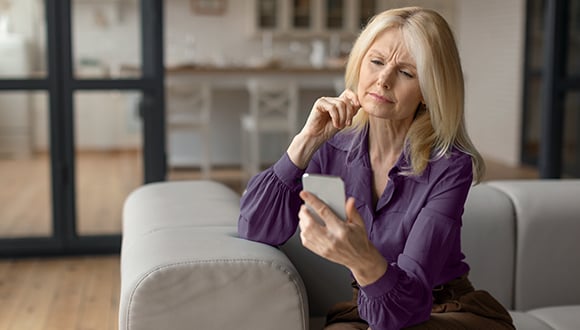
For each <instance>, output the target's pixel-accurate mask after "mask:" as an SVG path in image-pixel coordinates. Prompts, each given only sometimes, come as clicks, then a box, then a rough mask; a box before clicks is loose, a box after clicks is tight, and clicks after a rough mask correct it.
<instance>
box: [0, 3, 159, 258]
mask: <svg viewBox="0 0 580 330" xmlns="http://www.w3.org/2000/svg"><path fill="white" fill-rule="evenodd" d="M71 2H72V1H71V0H44V5H45V16H46V25H47V29H46V33H47V68H48V75H47V77H46V78H44V79H2V80H0V90H13V91H47V92H48V96H49V118H50V156H51V160H50V166H51V184H52V190H51V193H52V206H53V208H52V225H53V235H52V236H50V237H18V238H0V257H17V256H45V255H69V254H95V253H118V252H119V251H120V248H121V233H119V234H118V235H94V236H84V235H83V236H79V235H77V233H76V209H75V205H76V198H75V197H76V194H75V168H74V161H75V152H74V134H73V133H74V127H73V123H74V120H73V112H74V108H73V107H74V102H73V96H74V93H75V92H76V91H80V90H131V91H140V92H141V93H142V95H143V96H142V101H141V104H140V112H141V116H142V120H143V165H144V171H143V173H144V178H143V181H144V183H150V182H156V181H163V180H165V175H166V162H165V119H164V118H165V114H164V113H165V111H164V109H165V98H164V84H163V82H164V64H163V1H159V0H140V6H141V44H142V50H141V58H142V61H141V63H142V76H141V77H140V78H137V79H115V80H104V79H83V80H78V79H75V78H74V75H73V49H72V31H71V22H72V20H71V18H72V17H71Z"/></svg>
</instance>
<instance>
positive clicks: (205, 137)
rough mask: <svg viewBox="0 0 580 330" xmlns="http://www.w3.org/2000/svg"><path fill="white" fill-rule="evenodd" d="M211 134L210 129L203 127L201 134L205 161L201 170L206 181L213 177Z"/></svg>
mask: <svg viewBox="0 0 580 330" xmlns="http://www.w3.org/2000/svg"><path fill="white" fill-rule="evenodd" d="M209 134H210V131H209V129H208V128H207V127H203V128H202V132H201V135H202V137H201V139H202V143H203V160H202V165H201V170H202V176H203V178H204V179H209V178H210V176H211V139H210V136H209Z"/></svg>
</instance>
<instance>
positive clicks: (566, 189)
mask: <svg viewBox="0 0 580 330" xmlns="http://www.w3.org/2000/svg"><path fill="white" fill-rule="evenodd" d="M489 184H490V185H491V186H493V187H495V188H497V189H499V190H501V191H503V192H504V193H506V194H507V195H509V196H510V198H511V200H512V202H513V204H514V210H515V212H516V221H517V223H516V228H517V248H516V250H517V255H516V260H515V261H516V269H517V270H518V271H517V272H516V274H515V291H514V292H515V295H514V299H515V301H514V308H513V309H515V310H523V311H525V310H529V309H534V308H541V307H549V306H558V305H580V285H578V283H579V282H578V279H579V278H580V262H578V260H580V249H579V248H578V242H579V238H578V233H580V202H578V201H580V198H579V196H580V180H519V181H495V182H490V183H489Z"/></svg>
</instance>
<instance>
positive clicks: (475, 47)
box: [0, 0, 580, 254]
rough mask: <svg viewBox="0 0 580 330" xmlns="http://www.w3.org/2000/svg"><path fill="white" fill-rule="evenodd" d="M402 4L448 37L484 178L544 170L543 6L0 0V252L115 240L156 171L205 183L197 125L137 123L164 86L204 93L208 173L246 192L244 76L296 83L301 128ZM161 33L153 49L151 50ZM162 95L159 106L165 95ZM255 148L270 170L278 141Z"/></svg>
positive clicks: (571, 117) (470, 0)
mask: <svg viewBox="0 0 580 330" xmlns="http://www.w3.org/2000/svg"><path fill="white" fill-rule="evenodd" d="M565 2H566V3H567V5H568V6H569V7H568V10H567V11H566V14H565V15H568V16H567V17H566V20H567V22H568V24H567V25H566V26H564V29H566V34H565V35H566V38H565V39H564V40H563V41H562V42H563V43H564V44H565V48H564V49H563V52H564V53H565V54H564V55H562V54H560V55H559V56H562V57H560V58H564V59H565V63H563V64H562V65H563V67H564V70H565V75H564V76H565V77H567V78H566V79H568V80H566V81H567V83H565V84H564V87H563V89H562V90H561V91H560V92H561V94H559V95H563V96H564V97H562V98H561V99H560V100H558V102H559V103H558V107H559V108H560V109H561V111H560V112H561V114H562V116H561V118H560V121H561V125H560V126H557V127H559V128H560V131H559V132H556V133H557V134H559V135H558V138H556V139H555V142H554V143H555V144H550V145H551V146H552V147H553V148H556V149H557V151H558V152H557V153H556V155H558V157H559V159H557V160H556V161H555V163H556V165H555V166H556V172H557V175H558V176H562V177H563V176H567V177H579V176H580V127H579V125H580V87H579V84H578V77H579V75H580V60H579V58H580V1H578V0H569V1H565ZM69 4H70V6H69ZM411 4H412V5H420V6H424V7H429V8H433V9H435V10H437V11H439V12H440V13H441V14H442V15H443V16H444V17H445V18H446V19H447V20H448V22H449V23H450V25H451V26H452V28H453V30H454V32H455V35H456V39H457V43H458V45H459V49H460V53H461V55H462V61H463V67H464V72H465V77H466V116H467V124H468V129H469V130H470V134H471V136H472V139H473V140H474V143H475V144H476V146H477V147H478V148H479V150H480V151H481V152H482V154H483V155H484V157H485V159H486V160H487V162H488V166H489V167H490V169H491V172H490V173H491V174H490V175H491V176H489V177H488V178H487V179H503V178H527V177H538V176H539V175H540V174H539V171H538V163H539V157H540V151H541V150H540V149H541V144H542V129H543V128H542V120H541V118H542V114H541V113H542V112H541V111H542V98H541V95H542V92H541V91H542V83H543V82H544V79H543V77H544V73H543V72H544V71H543V70H544V69H543V68H544V65H545V53H544V52H545V48H546V45H552V44H551V43H547V42H546V40H545V35H544V33H545V25H546V20H545V16H544V15H545V12H546V1H542V0H527V1H526V0H509V1H504V0H491V1H479V0H415V1H403V0H311V1H307V0H237V1H233V0H165V1H161V0H159V1H153V0H72V1H68V0H62V1H60V0H0V185H1V186H2V189H1V190H0V205H2V207H0V250H1V251H4V252H3V253H5V254H38V253H41V254H42V251H45V252H46V253H61V252H63V251H68V252H71V249H77V251H84V250H83V249H85V250H86V251H101V250H100V249H101V248H102V250H103V251H106V250H107V249H109V250H111V249H112V250H115V249H118V247H119V244H120V233H121V215H122V203H123V201H124V199H125V198H126V197H127V196H128V194H129V193H130V192H131V191H132V190H134V189H136V188H138V187H139V186H140V185H142V184H144V182H149V181H158V180H160V178H162V179H167V180H185V179H198V178H201V177H203V173H202V171H201V170H200V169H201V166H202V164H203V155H204V145H203V139H201V136H200V133H197V132H195V131H188V130H187V129H173V127H172V126H171V125H169V124H167V125H164V126H163V119H161V120H160V118H159V117H155V116H154V115H153V116H152V117H151V118H150V120H151V123H152V124H151V127H153V128H152V129H151V131H150V130H148V129H146V128H145V125H144V121H143V114H144V113H163V112H162V111H161V110H160V109H159V108H156V107H155V106H153V107H151V106H150V105H149V106H147V104H149V103H147V102H148V100H149V101H151V100H153V101H151V102H153V104H154V105H155V104H157V103H155V102H158V100H159V97H158V95H159V94H155V93H156V91H157V93H158V89H159V86H161V88H164V87H166V86H169V85H170V84H172V83H175V84H181V85H182V86H183V85H185V86H188V85H191V86H194V85H198V84H205V85H206V86H208V87H209V89H210V97H211V106H210V110H211V111H210V112H211V115H210V118H211V119H210V123H209V132H210V133H209V134H210V138H209V141H210V142H209V143H210V145H211V148H210V150H211V152H210V153H211V157H210V159H211V171H210V174H209V178H211V179H215V180H219V181H222V182H224V183H225V184H227V185H229V186H232V187H234V188H235V189H237V190H238V191H241V190H243V187H244V184H245V181H244V179H243V175H241V171H240V164H241V159H242V153H241V145H240V144H241V142H240V141H241V139H240V135H241V131H240V117H241V115H242V114H244V113H247V112H248V111H249V95H248V91H247V89H246V86H247V81H248V80H249V79H252V78H268V79H276V80H282V81H283V80H288V81H295V82H297V84H298V87H299V96H298V104H299V106H298V109H299V113H298V123H299V126H300V125H301V124H302V123H303V122H304V120H305V118H306V115H307V113H308V111H309V110H310V107H311V105H312V103H313V102H314V100H316V99H317V98H318V97H320V96H325V95H336V93H337V92H338V90H339V88H340V81H341V79H342V75H343V64H344V61H345V59H346V56H347V55H348V52H349V49H350V47H351V45H352V42H353V40H354V38H355V37H356V34H357V32H358V31H359V29H360V27H361V26H363V25H364V24H365V23H366V22H367V20H368V19H369V18H370V17H372V15H373V14H374V13H377V12H380V11H382V10H384V9H387V8H392V7H398V6H406V5H411ZM156 10H157V11H160V12H162V18H163V20H162V21H163V24H162V25H161V26H160V27H159V28H157V26H156V24H157V23H158V22H159V20H155V17H156ZM67 19H70V25H67V24H66V23H64V24H63V21H64V22H68V20H67ZM51 20H54V21H51ZM53 29H55V30H53ZM67 31H70V34H71V38H70V43H68V41H67V40H68V38H66V32H67ZM157 32H159V33H161V34H160V35H161V36H162V37H163V38H162V40H163V44H162V48H163V49H160V50H158V51H159V52H158V53H156V50H155V49H154V48H155V47H152V46H151V45H154V44H155V43H154V41H151V40H155V38H157V37H156V36H155V33H157ZM61 38H62V39H61ZM157 39H159V38H157ZM51 40H54V43H55V44H56V45H58V46H51V43H52V41H51ZM61 45H62V47H63V48H61ZM51 47H53V48H51ZM67 47H68V48H67ZM69 48H70V56H71V57H70V58H68V56H69V55H68V54H69V52H67V49H69ZM145 50H148V51H151V53H152V55H147V56H150V57H146V56H145V57H144V55H143V53H144V52H145ZM50 54H53V56H54V57H52V60H51V57H50V56H49V55H50ZM155 54H163V57H162V58H163V63H162V64H163V70H162V72H160V71H156V70H155V68H154V67H153V66H150V65H149V64H148V63H144V58H148V59H151V56H152V57H153V60H152V63H153V62H155V61H154V60H155ZM55 63H60V64H55ZM51 70H53V71H51ZM67 93H70V95H72V97H70V101H71V102H69V103H70V104H69V103H67V102H68V101H67V100H69V98H68V96H67V95H69V94H67ZM150 95H153V96H151V99H149V98H148V97H149V96H150ZM155 95H157V97H156V96H155ZM164 95H165V104H166V106H168V104H169V103H170V102H171V100H172V99H171V97H172V96H170V95H169V93H168V91H167V90H166V91H164ZM55 100H56V101H55ZM58 100H61V102H58ZM62 100H64V101H62ZM166 112H167V111H166ZM161 118H163V117H161ZM544 118H545V117H544ZM155 125H161V126H162V127H163V130H157V129H156V128H155V127H157V128H158V127H159V126H155ZM159 132H162V133H163V137H162V138H158V136H157V135H156V134H157V133H159ZM262 142H263V144H262V146H261V157H262V164H263V165H264V166H267V165H268V164H271V163H272V162H274V161H275V160H276V159H278V157H279V156H280V155H281V154H282V153H283V152H284V150H285V147H286V145H287V138H285V137H284V136H271V137H269V138H267V139H263V141H262ZM147 145H153V146H154V147H152V149H146V148H147ZM160 145H161V146H160ZM144 150H153V151H152V152H151V153H146V152H145V151H144ZM160 150H161V151H164V153H163V152H160ZM147 162H152V163H153V165H151V167H149V168H152V170H147V166H148V164H147ZM155 164H157V165H155ZM165 165H166V166H165ZM148 171H149V172H148ZM160 172H162V173H161V174H160ZM148 173H149V174H148ZM151 173H153V174H151ZM68 252H67V253H68Z"/></svg>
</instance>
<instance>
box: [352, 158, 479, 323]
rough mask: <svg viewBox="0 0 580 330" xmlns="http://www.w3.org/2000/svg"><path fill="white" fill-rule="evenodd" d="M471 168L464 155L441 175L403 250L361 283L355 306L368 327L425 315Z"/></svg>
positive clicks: (457, 221) (456, 226)
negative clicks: (372, 279)
mask: <svg viewBox="0 0 580 330" xmlns="http://www.w3.org/2000/svg"><path fill="white" fill-rule="evenodd" d="M465 159H468V162H467V161H464V160H465ZM471 171H472V167H471V159H470V157H465V158H463V159H461V161H458V162H455V163H454V164H452V165H450V167H449V168H448V169H447V170H446V171H444V172H443V173H442V174H441V175H440V177H439V178H438V181H437V182H436V183H435V185H434V188H433V190H432V192H431V194H430V196H429V198H428V200H427V202H426V204H425V206H424V207H423V208H422V209H421V211H420V212H419V215H418V216H417V219H416V220H415V222H414V224H413V227H412V228H411V230H410V232H409V236H408V238H407V241H406V243H405V247H404V249H403V253H402V254H400V255H399V256H398V258H397V260H396V261H392V262H391V263H390V265H389V267H388V269H387V271H386V272H385V274H384V275H383V276H382V277H381V278H380V279H378V280H377V281H375V282H374V283H371V284H370V285H367V286H364V287H361V290H360V293H359V297H358V305H359V312H360V315H361V317H362V318H363V319H365V320H366V321H367V322H369V325H370V327H371V329H373V330H386V329H400V328H403V327H406V326H410V325H414V324H417V323H420V322H423V321H427V320H428V319H429V316H430V313H431V307H432V303H433V302H432V293H431V291H432V288H433V287H434V286H435V285H437V284H439V283H434V281H435V278H437V277H438V276H439V274H440V273H441V271H442V268H443V266H444V265H445V263H446V261H447V257H448V256H449V255H450V253H451V252H452V249H453V248H454V242H455V241H456V240H457V239H458V236H459V235H460V230H461V216H462V214H463V206H464V204H465V200H466V198H467V193H468V191H469V188H470V186H471V183H472V172H471Z"/></svg>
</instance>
